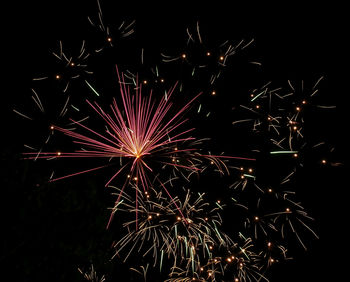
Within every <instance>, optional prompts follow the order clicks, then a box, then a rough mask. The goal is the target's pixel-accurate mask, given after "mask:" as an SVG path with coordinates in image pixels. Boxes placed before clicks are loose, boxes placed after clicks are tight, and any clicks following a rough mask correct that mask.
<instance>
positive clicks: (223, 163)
mask: <svg viewBox="0 0 350 282" xmlns="http://www.w3.org/2000/svg"><path fill="white" fill-rule="evenodd" d="M95 4H96V5H95V6H94V11H95V14H93V15H86V22H87V23H86V33H84V38H82V39H81V40H71V41H70V40H57V44H56V45H55V47H53V50H52V52H51V54H50V59H49V60H48V64H49V70H45V69H44V68H43V70H42V71H39V73H37V75H36V76H35V77H33V79H32V81H31V82H30V87H29V89H28V93H27V94H28V95H26V97H25V98H26V99H27V100H26V101H25V102H23V103H17V104H16V103H15V104H14V106H13V108H12V114H13V115H14V116H15V117H16V118H17V119H18V120H20V123H21V124H23V128H24V129H23V132H24V133H25V134H24V135H25V136H24V137H23V139H22V140H23V143H24V149H23V151H22V152H21V161H22V162H24V163H26V164H27V165H28V166H29V167H32V168H31V171H34V172H35V173H33V175H32V180H33V182H35V187H36V188H38V189H39V192H38V193H40V189H41V190H42V191H44V189H51V188H48V187H54V189H55V190H56V191H57V194H56V196H57V195H62V197H63V198H65V197H71V195H74V193H77V194H78V193H80V192H78V191H80V190H84V189H86V190H89V189H90V190H89V191H93V192H92V195H94V196H87V195H88V194H86V196H84V197H86V198H87V199H84V197H83V198H82V199H81V203H80V205H87V206H89V205H91V206H94V205H96V206H94V207H95V209H96V210H99V213H100V215H99V218H100V219H99V221H98V222H97V219H94V216H96V218H97V215H96V214H95V213H94V212H93V211H92V210H91V212H89V214H88V217H86V218H79V219H77V218H76V217H72V218H71V219H69V220H72V221H74V222H73V225H75V224H77V225H78V224H88V225H89V226H90V225H91V228H90V227H89V232H91V230H93V229H94V228H95V227H96V230H99V231H96V234H95V235H93V237H94V239H93V241H94V244H96V246H99V247H98V248H97V247H95V248H92V247H91V248H86V251H85V254H86V257H89V259H86V260H85V261H79V259H77V258H76V259H75V260H76V261H75V265H71V267H72V269H75V270H76V272H77V274H78V276H77V277H78V278H77V279H81V280H78V281H82V280H85V281H121V280H118V279H119V278H120V277H121V276H122V277H123V278H122V281H169V282H170V281H174V282H175V281H234V282H238V281H242V282H243V281H275V280H273V277H274V276H273V273H274V271H276V269H278V267H279V266H280V265H281V266H283V267H286V265H287V266H288V263H287V262H289V261H292V260H294V257H295V256H296V258H295V259H298V258H297V255H296V254H297V253H298V252H307V251H308V249H309V248H310V247H311V248H312V245H313V244H314V243H313V242H315V241H316V242H317V241H318V240H319V239H320V235H319V223H318V219H317V217H315V216H313V215H312V214H313V211H312V210H309V209H308V199H307V197H306V198H305V197H304V198H303V197H300V198H301V200H300V198H299V195H303V193H302V191H301V190H302V189H301V188H300V178H302V177H305V174H307V171H308V168H309V167H311V166H316V167H317V168H319V169H326V168H337V167H339V166H341V163H340V162H339V161H337V159H336V157H333V153H334V151H335V148H334V147H333V146H332V145H331V144H329V143H328V142H326V141H327V140H324V138H323V137H324V134H319V133H318V132H319V127H317V126H314V125H313V123H312V122H313V121H314V119H313V116H316V117H317V116H318V115H322V116H325V115H327V114H329V113H332V111H334V110H335V106H334V105H332V104H329V103H328V102H327V99H326V98H324V97H323V96H322V95H324V93H322V83H323V82H324V80H325V77H324V76H321V75H320V76H317V77H315V76H314V75H313V76H312V78H308V77H305V78H302V79H288V78H286V79H283V80H277V81H274V80H273V79H271V80H270V78H268V77H266V75H265V74H263V70H264V64H263V63H261V62H260V61H259V60H258V59H256V58H255V57H254V55H253V53H250V52H251V51H250V50H252V49H254V48H255V46H254V45H255V42H256V39H254V38H250V37H248V38H243V39H242V38H237V36H232V35H227V34H224V35H223V34H220V33H217V32H216V31H215V30H212V29H211V28H208V26H205V25H204V27H203V28H202V26H201V23H200V22H198V21H191V24H190V25H189V26H186V27H185V28H183V29H180V30H179V31H178V32H181V35H182V41H179V42H176V44H175V43H174V44H173V42H171V43H170V44H167V43H164V46H156V47H155V46H154V45H151V44H150V43H149V42H147V40H144V37H143V36H142V34H140V32H141V31H140V30H142V29H138V21H137V20H134V19H126V20H124V21H119V19H118V18H117V17H116V18H114V17H113V16H111V12H110V11H108V13H107V12H105V11H104V5H103V3H102V2H101V1H96V3H95ZM145 36H146V35H145ZM239 36H241V35H239ZM146 37H147V36H146ZM232 38H234V39H232ZM244 76H248V77H245V78H244V79H243V77H244ZM318 113H320V114H318ZM30 132H37V133H36V134H27V133H30ZM38 175H40V176H38ZM306 178H307V176H306ZM60 187H62V189H61V190H62V191H60V192H58V190H60V189H59V188H60ZM68 191H69V192H68ZM65 193H66V196H65V195H64V194H65ZM83 195H85V194H83ZM56 196H55V197H56ZM309 200H310V199H309ZM57 201H58V200H57ZM61 201H62V202H63V201H64V200H63V199H62V200H61ZM84 201H85V202H84ZM83 202H84V203H83ZM47 205H49V203H47ZM91 209H92V208H91ZM87 210H89V208H87ZM67 214H68V215H69V212H68V213H67ZM101 218H102V220H101ZM82 221H86V222H89V223H80V222H82ZM94 222H95V223H96V224H93V223H94ZM101 222H102V223H101ZM67 238H68V237H67ZM102 242H103V243H102ZM97 249H99V251H98V252H101V253H103V255H101V254H99V255H97V254H96V253H95V254H94V253H91V252H96V250H97ZM88 252H90V253H88ZM121 269H123V270H121ZM119 272H122V273H123V274H117V273H119ZM118 277H119V278H118ZM125 277H127V278H125ZM67 279H68V280H69V279H70V278H67ZM128 279H129V280H128ZM72 281H73V280H72ZM74 281H75V280H74ZM300 281H304V280H300Z"/></svg>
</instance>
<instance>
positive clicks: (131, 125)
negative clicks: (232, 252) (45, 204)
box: [25, 69, 249, 225]
mask: <svg viewBox="0 0 350 282" xmlns="http://www.w3.org/2000/svg"><path fill="white" fill-rule="evenodd" d="M117 74H118V79H119V85H120V93H121V100H122V107H121V106H119V105H118V103H117V101H116V99H114V100H113V103H112V105H110V110H111V114H109V113H107V112H106V111H104V110H103V109H102V107H100V106H99V104H98V103H96V102H94V103H91V102H89V101H88V100H87V103H88V104H89V105H90V106H91V108H92V109H93V110H94V111H95V112H96V113H97V114H98V115H99V116H100V118H102V119H103V121H104V122H105V124H106V127H107V129H106V131H105V132H101V130H96V131H95V130H93V129H91V128H89V127H87V126H86V125H84V124H83V123H81V122H79V121H75V120H71V121H72V122H73V123H74V124H75V125H77V126H78V127H79V128H80V129H84V130H85V131H87V132H88V133H89V135H86V134H81V133H78V132H75V131H73V130H70V129H65V128H62V127H58V126H54V125H53V126H52V129H53V130H57V131H60V132H63V133H64V134H65V135H67V136H69V137H71V138H72V139H73V140H74V141H73V142H74V143H76V144H79V145H81V146H83V149H80V150H76V151H75V152H41V153H40V156H38V154H37V153H35V157H34V156H33V155H34V153H25V155H27V156H28V158H35V159H37V158H43V159H51V158H56V157H57V158H106V159H108V160H110V159H115V158H118V159H120V162H118V163H119V165H120V168H118V170H117V171H116V172H115V173H114V174H113V175H112V176H111V177H110V178H109V179H108V181H107V182H106V184H105V186H108V185H109V184H110V183H111V182H112V181H113V180H114V179H115V178H116V177H117V176H119V175H120V174H122V173H123V172H126V171H127V172H128V173H127V177H126V180H125V181H124V185H123V188H122V189H121V192H120V194H119V196H118V198H117V200H116V203H115V204H116V205H117V204H118V203H119V201H120V198H121V194H122V192H123V191H124V189H125V187H126V186H127V184H129V183H130V181H134V182H135V183H136V185H140V187H142V190H143V191H144V192H146V191H148V190H149V186H150V182H151V180H152V173H153V172H154V171H153V169H152V163H153V162H154V161H157V162H158V163H161V164H162V165H163V166H170V167H172V168H174V169H177V170H185V171H188V172H190V173H195V172H200V171H201V170H203V169H204V167H205V165H206V163H207V164H212V165H216V167H217V168H218V169H219V171H220V172H222V171H223V170H224V169H225V168H226V165H225V163H224V162H223V161H222V160H221V159H220V158H221V157H225V156H214V155H203V154H201V153H199V150H198V149H196V148H195V147H194V146H189V145H188V143H189V142H190V141H192V142H193V141H194V140H195V138H194V137H190V136H188V133H190V132H191V131H192V130H193V128H190V129H182V126H183V124H184V123H185V122H186V121H187V119H184V118H183V114H184V112H185V111H186V110H187V109H189V108H190V106H191V105H192V104H193V102H194V101H195V100H196V99H197V98H198V96H200V94H201V93H199V94H197V95H196V96H195V97H194V98H192V99H191V100H190V101H189V102H188V103H187V104H185V106H183V107H181V108H180V109H179V110H175V111H174V109H173V104H172V102H170V101H171V96H172V95H173V93H174V90H175V88H176V84H175V85H174V87H172V88H171V89H170V90H169V91H168V92H167V95H165V96H163V97H162V98H161V99H160V101H159V103H158V104H157V103H156V102H155V100H154V99H153V97H152V92H151V93H150V95H149V96H148V97H146V96H144V95H142V84H136V88H135V93H134V94H133V93H132V92H131V89H130V87H129V86H127V85H126V82H125V80H124V76H123V74H121V75H120V74H119V71H118V69H117ZM88 86H89V87H90V88H91V89H92V90H93V91H94V92H97V91H96V90H95V89H94V88H93V87H92V86H91V85H90V84H88ZM192 144H193V143H192ZM226 158H236V157H226ZM239 159H245V158H239ZM123 160H126V162H125V163H123ZM248 160H249V159H248ZM205 162H206V163H205ZM111 165H113V163H111V162H108V163H107V164H105V165H102V166H98V167H94V168H90V169H88V170H83V171H79V172H76V173H73V174H69V175H66V176H62V177H58V178H54V179H51V181H57V180H61V179H64V178H67V177H71V176H74V175H79V174H82V173H86V172H91V171H94V170H98V169H102V168H105V167H108V166H111ZM157 179H158V178H157ZM159 183H160V184H161V187H162V188H163V189H164V190H165V191H166V193H167V194H168V196H169V197H170V198H172V196H171V195H170V193H169V191H168V190H167V189H166V188H165V186H164V185H163V184H162V182H161V181H159ZM136 191H137V190H136ZM136 199H137V195H136ZM137 205H138V203H137V201H136V211H137ZM174 205H175V206H176V207H177V205H176V203H175V202H174ZM177 209H178V210H179V212H180V213H181V210H180V209H179V208H178V207H177ZM182 216H183V215H182ZM112 217H113V213H112V215H111V218H110V220H109V223H108V225H109V224H110V222H111V219H112ZM136 225H137V216H136Z"/></svg>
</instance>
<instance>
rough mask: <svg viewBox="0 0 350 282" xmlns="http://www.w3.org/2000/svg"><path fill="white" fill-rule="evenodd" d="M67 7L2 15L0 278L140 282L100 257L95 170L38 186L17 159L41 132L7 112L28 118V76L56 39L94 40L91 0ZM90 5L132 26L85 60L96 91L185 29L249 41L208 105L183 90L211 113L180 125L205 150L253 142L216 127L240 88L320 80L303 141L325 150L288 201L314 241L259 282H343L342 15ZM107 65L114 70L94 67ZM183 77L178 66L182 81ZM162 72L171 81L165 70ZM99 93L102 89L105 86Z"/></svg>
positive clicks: (44, 168)
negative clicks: (307, 218) (120, 39)
mask: <svg viewBox="0 0 350 282" xmlns="http://www.w3.org/2000/svg"><path fill="white" fill-rule="evenodd" d="M71 2H73V1H67V0H63V1H54V2H52V3H48V2H45V1H36V3H35V4H32V3H27V2H25V3H22V4H17V3H16V4H11V6H10V7H6V8H4V9H3V16H7V14H8V15H9V17H8V18H6V19H3V22H2V25H1V26H2V31H3V32H2V45H3V46H2V47H3V48H4V50H3V51H2V57H3V59H4V61H5V65H3V66H2V69H3V72H4V73H3V75H2V87H1V98H2V102H1V106H2V109H1V128H2V138H1V139H2V142H1V143H2V146H1V181H2V185H1V189H2V191H1V192H2V193H1V199H2V201H1V202H2V205H1V207H2V211H1V216H2V219H1V222H2V226H3V228H2V232H1V233H2V235H3V236H2V239H1V247H0V260H1V261H0V267H1V268H2V270H1V272H0V273H1V277H6V276H7V277H11V278H10V281H84V279H83V277H82V275H81V274H80V273H79V272H78V270H77V269H78V267H80V268H84V269H86V268H87V267H88V266H89V264H90V263H91V262H92V263H93V264H94V266H95V267H96V269H97V271H98V273H99V274H100V275H102V274H106V278H107V281H142V279H141V280H140V279H139V276H136V275H135V274H130V272H129V271H128V269H127V267H126V265H121V264H119V263H117V262H114V261H111V262H110V261H109V258H110V257H111V254H112V252H111V249H110V245H111V242H112V241H113V238H115V236H116V235H117V234H118V232H119V231H118V230H116V229H115V228H111V230H108V231H106V230H105V226H106V223H107V221H108V218H109V211H108V210H107V207H110V206H111V205H113V199H112V200H111V198H110V194H109V191H107V190H106V189H105V188H104V187H103V185H100V183H101V181H102V183H104V181H105V177H104V175H103V172H101V173H96V174H93V175H82V176H79V177H77V178H70V179H66V180H63V181H60V182H55V183H47V179H48V176H49V175H50V172H51V167H50V165H51V164H50V163H49V164H47V163H48V162H47V161H45V160H43V161H40V162H38V161H37V162H33V161H32V160H23V159H22V153H23V152H24V151H25V148H24V147H23V144H25V143H26V142H28V140H41V139H42V136H43V135H45V133H44V131H43V126H45V125H39V126H33V127H30V126H28V125H29V124H30V123H27V122H24V121H23V119H22V118H21V117H19V116H18V115H16V114H15V113H14V112H13V108H18V107H19V106H20V107H21V108H23V109H24V108H26V106H27V107H28V109H29V111H30V110H31V107H33V103H32V101H30V95H31V91H30V89H31V88H33V87H35V88H36V89H38V90H39V89H40V86H38V87H37V86H36V85H35V86H34V85H33V81H32V78H34V77H37V76H40V75H41V74H49V75H54V74H55V72H56V69H55V65H54V64H51V63H50V62H51V61H50V59H51V57H52V56H51V55H50V50H57V49H58V41H59V40H62V41H63V42H64V44H65V43H67V44H66V46H67V47H66V48H67V49H68V50H69V45H70V44H71V45H72V46H75V47H76V46H78V45H79V44H80V43H79V42H81V41H82V40H83V39H86V40H87V42H89V40H90V42H92V43H93V44H95V43H96V44H98V37H97V36H96V34H95V33H94V32H93V31H91V30H92V29H91V27H90V26H89V23H88V21H87V16H91V15H92V16H96V14H97V6H96V3H95V1H93V0H88V1H82V0H78V1H74V5H72V4H71ZM101 2H102V9H103V12H104V14H105V16H106V18H109V19H113V23H114V24H115V25H116V26H118V24H119V23H120V22H122V21H123V20H126V21H130V20H133V19H136V25H135V34H134V35H132V37H133V39H129V38H127V39H125V40H126V41H127V42H125V44H124V43H123V44H124V45H123V44H121V46H120V48H119V47H118V48H116V49H117V50H118V52H116V53H113V52H115V51H113V50H114V49H108V50H107V51H106V55H104V56H101V60H100V61H93V62H92V66H93V67H97V66H98V67H100V66H106V70H104V71H102V72H100V73H98V74H97V75H98V76H99V79H100V80H99V81H100V82H101V83H102V82H107V83H112V84H113V79H114V75H115V73H113V71H114V69H112V68H111V66H112V67H113V65H114V64H118V66H119V67H121V68H130V67H131V68H133V67H134V69H135V70H137V67H138V64H139V57H137V58H136V57H135V56H132V55H129V54H133V53H136V52H137V50H139V48H140V47H143V48H145V50H147V51H146V52H148V53H147V55H148V56H149V58H157V56H159V53H160V52H163V51H164V50H165V51H166V50H181V48H183V47H185V46H186V44H185V43H186V27H188V26H191V27H194V26H195V25H196V22H197V21H199V24H200V27H201V32H202V35H203V38H205V40H207V41H208V44H209V45H210V44H211V43H212V42H213V41H215V40H217V42H221V41H222V40H223V39H225V38H229V39H233V40H237V41H238V40H240V39H242V38H245V39H246V40H248V41H249V40H250V39H251V38H254V39H255V42H254V44H253V45H252V46H250V47H249V48H248V50H247V51H244V52H242V53H240V52H238V53H237V54H236V55H235V56H233V58H232V61H230V67H229V68H228V71H227V72H225V73H224V75H223V77H222V78H221V80H220V81H219V82H218V83H217V88H215V90H216V91H217V92H218V95H217V96H216V97H215V98H214V99H211V98H213V97H209V94H208V92H209V91H211V88H210V87H209V86H207V85H208V83H207V81H204V80H198V81H194V82H193V83H192V84H191V85H192V86H193V89H194V91H197V92H198V91H204V92H205V91H207V92H205V93H204V94H208V95H207V96H205V97H204V98H203V100H202V101H203V105H207V107H208V108H210V107H211V109H212V111H213V112H212V116H211V117H210V119H208V120H207V121H205V122H203V119H200V118H199V117H198V115H195V114H194V115H193V116H191V118H192V120H191V121H190V122H191V125H193V126H194V127H196V129H197V131H196V132H197V133H198V135H199V136H201V137H211V138H212V140H213V142H212V143H210V144H209V145H208V147H210V148H212V150H213V151H216V152H221V151H226V152H229V153H232V154H236V155H237V154H241V155H245V154H249V150H250V149H251V148H250V147H249V145H247V144H250V143H252V139H251V138H252V137H251V135H249V134H246V135H244V134H242V135H240V134H239V133H240V131H239V130H238V131H237V132H238V135H235V134H237V132H235V131H234V130H232V132H229V133H227V131H226V130H222V128H227V127H229V125H230V123H231V122H232V121H233V116H234V114H230V111H231V112H234V110H235V106H236V105H239V103H241V100H240V99H242V98H241V97H242V95H239V94H237V93H240V92H241V93H242V92H244V91H248V90H249V87H250V84H251V85H252V86H251V88H254V87H258V85H261V82H264V81H269V80H271V81H273V82H274V83H275V85H282V84H283V85H286V81H287V80H288V79H289V80H293V81H300V80H304V81H305V82H308V81H309V82H310V81H311V82H310V83H312V82H314V81H316V80H317V79H318V78H319V77H321V76H324V80H323V81H322V83H321V84H320V86H319V91H320V96H321V98H320V99H321V100H320V102H322V104H324V105H336V107H337V108H336V109H332V110H325V111H319V112H318V111H315V112H311V114H310V115H309V116H308V121H307V122H308V128H307V129H308V130H309V131H308V132H307V131H306V129H305V132H306V137H305V138H308V139H310V140H321V141H325V142H326V143H327V146H328V148H334V151H333V152H332V153H329V150H328V151H327V150H326V151H327V152H326V151H322V152H321V154H320V155H317V154H318V153H310V154H308V155H306V156H305V159H304V160H303V163H304V167H303V168H302V169H299V170H298V172H299V174H298V176H297V189H296V190H297V195H298V197H297V198H298V199H299V200H300V201H301V202H302V204H303V206H304V207H305V209H306V210H307V211H308V213H309V214H310V215H311V216H312V217H314V218H315V223H314V224H313V226H314V227H315V228H314V229H315V231H316V232H317V233H318V235H319V237H320V239H319V240H317V239H312V240H308V239H307V242H306V245H307V247H308V251H307V252H304V251H303V249H302V248H301V247H300V246H298V244H296V243H295V242H294V243H291V244H290V249H291V250H290V251H291V254H292V256H293V257H294V260H292V261H289V262H283V263H281V264H280V265H275V266H273V269H272V271H271V275H270V276H269V277H270V278H271V281H277V282H279V281H344V280H343V279H341V278H342V277H343V275H344V274H343V273H344V270H346V269H344V268H343V267H341V265H342V261H344V258H343V257H340V255H342V254H343V253H345V256H347V246H346V245H347V240H348V231H346V230H345V229H346V228H347V226H348V220H347V218H346V217H347V215H346V213H347V212H346V207H347V199H346V196H345V195H346V191H347V190H348V186H349V185H348V181H347V177H346V169H345V164H346V157H345V154H347V152H348V150H347V145H348V141H347V140H348V138H347V136H346V134H347V133H348V128H349V126H348V113H347V111H348V110H347V104H346V102H345V100H346V96H348V94H349V93H348V92H349V90H348V89H349V88H348V78H347V73H348V67H347V66H348V64H347V63H346V61H347V60H348V57H349V56H348V51H347V48H346V43H345V41H346V37H347V33H348V31H347V29H346V27H345V26H346V23H347V21H346V20H345V17H344V13H343V12H342V10H343V9H344V7H328V6H325V5H324V6H314V7H309V8H307V7H304V6H296V5H295V4H293V5H295V6H289V5H287V4H286V5H285V6H282V5H281V6H276V7H265V6H264V7H256V6H249V5H247V6H248V7H242V8H240V7H238V6H237V7H235V6H234V7H231V8H228V7H226V6H225V5H221V6H220V5H219V4H216V3H209V4H208V5H213V6H216V5H217V7H215V8H214V7H213V9H209V8H210V7H207V8H206V9H205V10H206V12H207V13H206V14H205V13H204V12H202V11H201V9H199V10H197V9H196V8H194V9H188V8H185V7H183V6H181V5H180V4H174V7H170V5H169V7H161V8H160V10H159V11H156V10H155V9H156V8H157V7H156V5H154V7H147V8H145V10H142V9H141V8H140V7H135V6H136V4H135V5H133V4H131V3H130V4H126V3H123V5H119V3H118V4H111V3H112V2H115V1H101ZM104 2H108V3H104ZM318 5H319V4H318ZM211 39H213V41H210V40H211ZM128 40H130V41H128ZM132 40H133V41H132ZM130 42H133V44H130ZM64 46H65V45H64ZM48 58H49V59H48ZM107 59H109V60H113V63H111V62H110V61H109V62H107V63H105V62H104V61H103V60H107ZM230 59H231V58H230ZM150 60H151V59H150ZM155 60H157V59H155ZM248 61H259V62H261V63H262V67H260V68H256V67H253V66H252V65H249V64H247V63H246V62H248ZM142 71H145V73H146V70H142ZM142 71H141V72H142ZM186 71H187V69H186V68H185V67H184V68H183V69H182V74H181V75H184V74H185V73H186ZM164 75H165V76H168V77H169V76H170V77H177V74H176V73H175V74H174V73H166V74H164ZM181 75H180V79H181ZM184 77H185V75H184ZM184 79H188V78H186V77H185V78H184ZM37 85H40V84H37ZM197 85H200V86H199V87H197ZM72 87H75V86H72ZM149 87H151V86H149ZM73 89H74V88H73ZM81 89H83V90H84V91H86V90H87V88H81ZM105 89H107V90H109V91H113V87H112V88H108V87H106V88H105ZM74 90H76V91H82V90H79V88H77V89H74ZM45 91H46V90H45ZM42 92H44V90H43V91H42ZM45 93H46V94H45V95H52V96H53V98H52V99H51V98H50V99H48V101H51V102H49V105H50V106H51V104H54V103H55V102H54V101H55V100H54V99H55V98H54V97H55V95H57V93H54V92H48V91H46V92H45ZM50 103H51V104H50ZM227 113H229V114H227ZM48 125H49V124H48ZM254 138H255V137H254ZM254 140H255V139H254ZM256 140H258V139H256ZM55 145H56V146H57V144H55ZM207 149H208V148H207ZM322 154H323V155H322ZM324 156H325V157H329V159H331V160H332V162H333V163H342V164H344V165H337V166H332V165H328V166H321V165H320V164H319V163H317V162H316V161H315V160H317V159H319V160H321V159H322V158H323V157H324ZM53 165H54V166H55V167H56V168H57V169H58V171H59V172H58V173H61V174H60V175H65V174H69V173H71V172H74V171H77V168H76V167H75V164H74V163H70V162H66V163H59V162H54V164H53ZM265 170H266V171H267V174H266V175H265V176H262V177H263V178H264V177H265V178H266V179H268V178H269V177H271V175H272V176H273V173H272V174H268V173H269V170H268V169H265ZM212 184H213V183H209V184H208V185H207V186H206V187H203V189H204V191H207V192H208V193H210V185H212ZM211 193H212V192H211ZM214 195H215V194H214ZM310 238H311V237H310ZM128 267H130V265H128ZM157 279H158V278H154V277H153V276H152V277H150V279H149V280H147V281H161V280H157Z"/></svg>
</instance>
